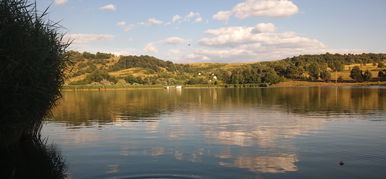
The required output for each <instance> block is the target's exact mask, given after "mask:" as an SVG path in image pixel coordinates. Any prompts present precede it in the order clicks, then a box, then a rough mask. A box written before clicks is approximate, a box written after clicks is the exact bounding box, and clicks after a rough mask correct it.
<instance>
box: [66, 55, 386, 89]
mask: <svg viewBox="0 0 386 179" xmlns="http://www.w3.org/2000/svg"><path fill="white" fill-rule="evenodd" d="M67 55H68V56H69V58H70V59H71V61H72V63H71V65H70V66H69V68H68V71H67V73H66V74H67V82H66V84H67V85H117V86H124V85H174V84H179V85H196V84H212V85H217V84H267V85H270V84H276V83H279V82H281V81H286V80H300V81H324V82H330V81H335V82H343V81H346V82H347V81H350V82H363V81H384V80H386V68H385V65H384V63H385V60H386V54H372V53H369V54H345V55H341V54H330V53H326V54H321V55H301V56H296V57H292V58H286V59H283V60H278V61H266V62H257V63H237V64H227V63H197V64H194V63H193V64H176V63H173V62H171V61H164V60H160V59H157V58H155V57H151V56H115V55H113V54H107V53H100V52H98V53H96V54H92V53H88V52H83V53H80V52H76V51H70V52H68V54H67Z"/></svg>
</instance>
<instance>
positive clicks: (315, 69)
mask: <svg viewBox="0 0 386 179" xmlns="http://www.w3.org/2000/svg"><path fill="white" fill-rule="evenodd" d="M308 73H309V75H310V77H311V78H312V79H313V80H317V79H318V78H319V73H320V69H319V65H318V64H317V63H311V65H310V66H309V67H308Z"/></svg>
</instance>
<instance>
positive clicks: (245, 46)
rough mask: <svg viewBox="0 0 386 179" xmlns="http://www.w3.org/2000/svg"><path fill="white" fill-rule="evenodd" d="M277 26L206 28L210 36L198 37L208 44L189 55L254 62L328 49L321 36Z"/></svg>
mask: <svg viewBox="0 0 386 179" xmlns="http://www.w3.org/2000/svg"><path fill="white" fill-rule="evenodd" d="M275 30H276V27H275V25H273V24H271V23H260V24H257V25H256V26H252V27H243V26H233V27H226V28H219V29H210V30H207V31H205V33H206V34H207V35H209V36H210V37H206V38H202V39H201V40H199V41H198V43H199V44H200V45H201V46H203V47H206V48H200V49H194V50H193V52H192V53H190V54H188V55H187V56H186V58H188V59H193V60H204V61H205V60H212V61H213V60H219V61H228V62H237V61H240V60H242V61H251V62H253V61H258V60H273V59H281V58H285V57H289V56H294V55H300V54H315V53H324V52H326V51H328V49H327V48H326V46H325V45H324V44H323V43H322V42H320V41H318V40H315V39H311V38H307V37H302V36H299V35H298V34H296V33H294V32H281V33H279V32H275Z"/></svg>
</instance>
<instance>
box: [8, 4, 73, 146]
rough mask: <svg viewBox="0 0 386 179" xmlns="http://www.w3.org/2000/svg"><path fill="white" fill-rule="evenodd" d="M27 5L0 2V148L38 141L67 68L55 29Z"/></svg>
mask: <svg viewBox="0 0 386 179" xmlns="http://www.w3.org/2000/svg"><path fill="white" fill-rule="evenodd" d="M46 15H47V10H46V11H44V12H41V13H39V12H38V10H37V9H36V4H34V3H30V2H28V0H0V141H1V142H0V146H9V145H13V144H17V143H18V142H20V140H23V139H32V138H39V137H38V135H39V133H40V128H41V122H42V120H43V118H44V116H45V115H47V114H48V111H49V109H50V108H51V107H52V106H53V105H54V104H55V101H56V100H57V99H58V98H59V97H60V91H59V88H60V86H61V85H62V84H63V81H64V79H63V73H64V70H65V67H66V64H67V63H68V62H69V61H68V57H67V56H66V55H65V52H66V48H67V47H68V45H69V43H68V42H63V36H64V35H63V34H62V33H60V32H59V30H60V26H59V25H58V24H57V23H53V22H51V21H49V20H46V19H45V17H46Z"/></svg>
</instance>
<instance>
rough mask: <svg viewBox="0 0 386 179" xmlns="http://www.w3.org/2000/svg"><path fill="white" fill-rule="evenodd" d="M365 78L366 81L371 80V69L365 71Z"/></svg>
mask: <svg viewBox="0 0 386 179" xmlns="http://www.w3.org/2000/svg"><path fill="white" fill-rule="evenodd" d="M362 76H363V80H364V81H370V79H371V77H372V75H371V72H370V71H369V70H366V71H365V72H364V73H363V75H362Z"/></svg>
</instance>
